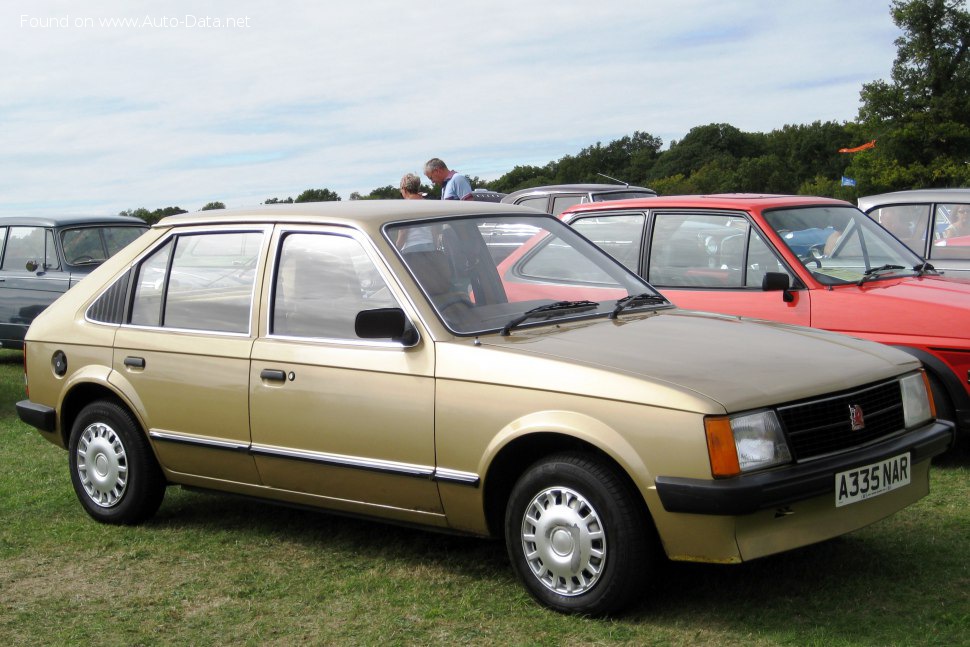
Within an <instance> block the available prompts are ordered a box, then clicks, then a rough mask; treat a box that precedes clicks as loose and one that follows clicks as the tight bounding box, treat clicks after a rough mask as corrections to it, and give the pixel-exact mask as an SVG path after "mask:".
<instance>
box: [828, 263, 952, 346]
mask: <svg viewBox="0 0 970 647" xmlns="http://www.w3.org/2000/svg"><path fill="white" fill-rule="evenodd" d="M812 325H813V326H818V327H820V328H825V329H827V330H837V331H839V332H845V333H850V334H866V335H872V334H878V335H883V336H886V337H891V336H893V335H898V336H899V337H900V338H899V340H898V341H899V342H900V343H904V342H905V341H906V339H904V338H909V339H912V338H916V337H933V338H937V339H936V340H935V341H933V340H926V341H927V343H928V344H929V345H937V344H944V343H945V344H947V345H950V342H948V341H945V340H947V339H949V340H956V343H957V345H958V346H960V347H970V281H967V280H961V279H949V278H942V277H938V276H924V277H907V278H903V279H885V280H876V281H868V282H866V283H864V284H863V285H862V286H861V287H858V286H856V285H847V286H839V287H835V288H834V289H833V290H831V292H829V293H826V294H823V295H820V296H819V297H818V298H814V297H813V299H812ZM881 341H891V339H881Z"/></svg>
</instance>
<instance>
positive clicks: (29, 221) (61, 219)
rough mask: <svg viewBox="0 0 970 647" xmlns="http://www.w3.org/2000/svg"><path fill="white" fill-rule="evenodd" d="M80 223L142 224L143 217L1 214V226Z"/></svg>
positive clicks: (75, 225) (56, 225) (145, 224)
mask: <svg viewBox="0 0 970 647" xmlns="http://www.w3.org/2000/svg"><path fill="white" fill-rule="evenodd" d="M80 225H142V226H143V227H147V226H148V223H146V222H145V221H144V220H142V219H141V218H135V217H133V216H79V215H57V216H0V227H18V226H19V227H77V226H80Z"/></svg>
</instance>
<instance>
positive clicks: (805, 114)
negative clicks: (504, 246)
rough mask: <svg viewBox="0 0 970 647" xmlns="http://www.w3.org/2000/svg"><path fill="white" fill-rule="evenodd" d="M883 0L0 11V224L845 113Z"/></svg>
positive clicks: (757, 128) (489, 174)
mask: <svg viewBox="0 0 970 647" xmlns="http://www.w3.org/2000/svg"><path fill="white" fill-rule="evenodd" d="M888 5H889V2H888V0H851V1H846V0H813V1H812V2H808V1H800V2H799V1H796V0H788V1H785V2H777V1H774V0H735V1H734V2H729V3H728V2H723V1H718V2H714V1H708V0H641V1H640V2H629V1H621V0H599V1H598V2H595V3H590V2H573V1H571V0H558V1H550V0H533V1H527V2H522V1H521V0H518V1H515V2H512V1H506V0H492V1H490V2H474V3H473V2H463V1H460V0H453V1H452V2H448V3H423V4H422V3H413V4H404V3H400V2H391V1H369V0H358V1H357V2H341V3H339V4H338V3H322V2H296V1H294V0H280V1H278V2H276V3H273V5H272V6H271V5H270V3H266V2H252V1H249V0H239V1H236V2H227V1H223V0H209V1H204V0H195V1H194V2H185V1H182V0H170V1H168V2H164V3H162V2H138V1H130V0H129V1H127V2H117V1H112V0H101V1H94V2H85V3H80V2H76V1H44V0H41V1H37V0H30V1H29V0H12V1H11V2H8V3H6V5H5V7H4V9H3V11H2V12H0V87H2V88H4V91H3V92H2V93H0V214H26V213H37V214H40V213H56V212H72V213H90V214H104V213H117V212H118V211H121V210H122V209H131V208H138V207H146V208H148V209H155V208H159V207H166V206H173V205H177V206H180V207H182V208H183V209H188V210H190V211H194V210H197V209H199V208H200V207H201V206H202V205H204V204H205V203H207V202H210V201H213V200H220V201H222V202H224V203H226V205H227V206H230V207H233V206H248V205H254V204H259V203H260V202H262V201H264V200H266V199H267V198H273V197H278V198H285V197H287V196H293V197H295V196H296V195H298V194H299V193H300V192H302V191H303V190H304V189H308V188H328V189H331V190H333V191H336V192H337V193H338V194H340V195H341V196H342V198H343V199H345V200H346V199H348V198H349V196H350V193H351V192H354V191H357V192H360V193H364V194H366V193H368V192H369V191H370V190H371V189H374V188H377V187H380V186H385V185H388V184H391V185H395V186H396V185H397V183H398V181H399V180H400V177H401V175H403V174H404V173H406V172H409V171H410V172H420V170H421V167H422V165H423V163H424V162H425V160H427V159H428V158H430V157H441V158H442V159H444V160H445V161H446V162H447V163H448V164H449V166H451V167H452V168H456V169H458V170H460V171H463V172H465V173H467V174H470V175H476V176H478V177H481V178H483V179H493V178H495V177H498V176H500V175H502V174H503V173H506V172H508V171H509V170H511V169H512V168H513V167H514V166H516V165H521V164H545V163H546V162H548V161H550V160H555V159H559V158H561V157H563V156H564V155H570V154H575V153H577V152H579V151H580V150H581V149H582V148H584V147H586V146H590V145H593V144H595V143H596V142H602V143H604V144H605V143H608V142H609V141H611V140H613V139H616V138H618V137H622V136H624V135H629V134H632V133H633V132H634V131H637V130H639V131H643V132H647V133H650V134H651V135H654V136H657V137H660V138H661V139H662V140H663V142H664V144H665V145H668V144H669V143H670V142H671V140H677V139H680V138H682V137H683V136H684V135H685V134H686V133H687V132H688V131H689V130H690V129H691V128H693V127H695V126H700V125H705V124H709V123H729V124H732V125H733V126H736V127H738V128H740V129H742V130H745V131H753V132H769V131H771V130H774V129H776V128H781V127H782V126H784V125H786V124H806V123H811V122H813V121H829V120H833V121H848V120H852V119H854V118H855V116H856V114H857V112H858V108H859V91H860V89H861V87H862V84H863V83H866V82H869V81H873V80H875V79H889V74H890V70H891V66H892V62H893V59H894V57H895V54H896V47H895V45H894V42H893V41H894V40H895V39H896V38H897V37H898V36H899V31H898V30H897V28H896V27H895V25H893V23H892V20H891V18H890V15H889V6H888Z"/></svg>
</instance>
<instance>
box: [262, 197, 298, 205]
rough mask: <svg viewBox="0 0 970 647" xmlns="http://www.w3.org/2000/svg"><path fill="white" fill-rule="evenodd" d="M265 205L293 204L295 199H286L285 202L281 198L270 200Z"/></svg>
mask: <svg viewBox="0 0 970 647" xmlns="http://www.w3.org/2000/svg"><path fill="white" fill-rule="evenodd" d="M263 204H293V198H286V199H285V200H280V199H279V198H268V199H266V200H265V201H264V202H263Z"/></svg>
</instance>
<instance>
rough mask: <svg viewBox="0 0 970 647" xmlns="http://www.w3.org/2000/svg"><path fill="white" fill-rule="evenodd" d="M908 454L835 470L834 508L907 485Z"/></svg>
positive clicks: (908, 473)
mask: <svg viewBox="0 0 970 647" xmlns="http://www.w3.org/2000/svg"><path fill="white" fill-rule="evenodd" d="M909 476H910V463H909V454H908V453H907V454H900V455H899V456H893V457H892V458H887V459H886V460H884V461H879V462H878V463H872V464H871V465H865V466H863V467H857V468H855V469H851V470H846V471H845V472H839V473H838V474H836V475H835V507H837V508H838V507H841V506H844V505H849V504H850V503H858V502H859V501H865V500H866V499H871V498H872V497H874V496H879V495H880V494H885V493H886V492H891V491H892V490H895V489H897V488H901V487H903V486H905V485H909Z"/></svg>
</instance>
